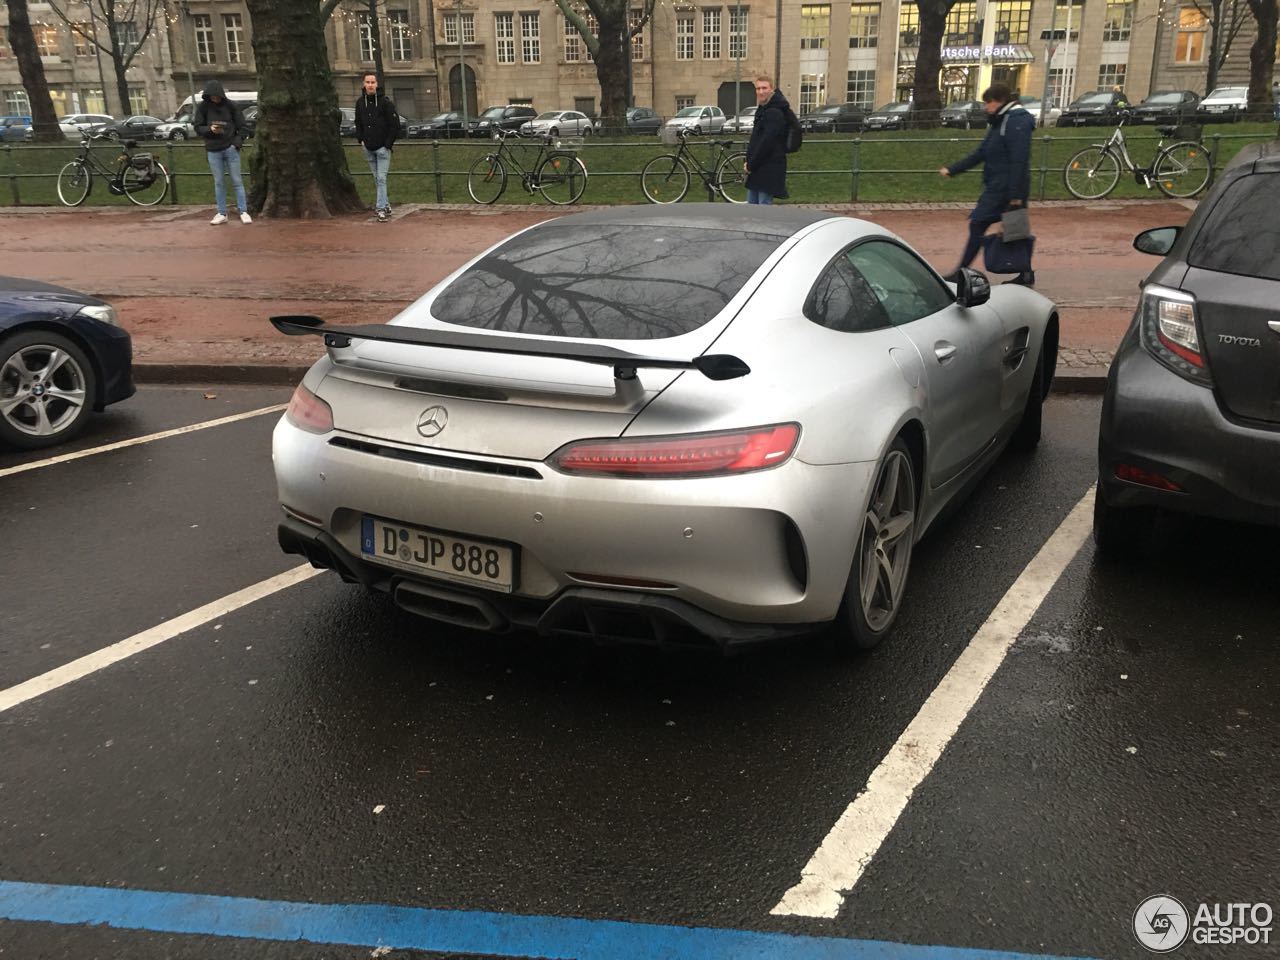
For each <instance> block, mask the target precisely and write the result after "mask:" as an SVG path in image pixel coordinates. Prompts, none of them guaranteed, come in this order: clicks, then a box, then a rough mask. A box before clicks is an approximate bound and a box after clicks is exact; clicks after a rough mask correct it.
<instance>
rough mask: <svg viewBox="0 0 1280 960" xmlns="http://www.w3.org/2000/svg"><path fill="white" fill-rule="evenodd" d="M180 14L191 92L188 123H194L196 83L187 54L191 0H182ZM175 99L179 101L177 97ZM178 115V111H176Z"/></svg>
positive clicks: (189, 57)
mask: <svg viewBox="0 0 1280 960" xmlns="http://www.w3.org/2000/svg"><path fill="white" fill-rule="evenodd" d="M178 13H180V14H181V15H182V17H181V20H182V22H181V24H180V25H179V28H178V29H179V30H180V31H181V33H182V59H183V60H184V61H185V62H186V66H187V87H188V88H189V89H190V91H191V113H190V115H189V117H190V119H189V120H188V122H189V123H190V122H194V121H195V118H196V81H195V78H194V77H193V76H192V74H191V55H190V54H189V53H188V52H187V24H189V23H190V22H191V0H181V2H180V3H179V4H178ZM174 99H177V98H176V97H175V98H174ZM174 113H175V114H176V113H177V110H176V109H175V110H174Z"/></svg>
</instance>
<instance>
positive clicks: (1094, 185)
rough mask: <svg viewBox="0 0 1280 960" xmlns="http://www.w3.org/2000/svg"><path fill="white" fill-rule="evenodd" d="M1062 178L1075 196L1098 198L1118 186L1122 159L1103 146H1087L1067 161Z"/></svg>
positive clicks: (1085, 198) (1082, 198) (1090, 198)
mask: <svg viewBox="0 0 1280 960" xmlns="http://www.w3.org/2000/svg"><path fill="white" fill-rule="evenodd" d="M1062 179H1063V181H1064V182H1065V183H1066V185H1067V189H1068V190H1070V191H1071V194H1072V195H1073V196H1076V197H1079V198H1080V199H1081V200H1098V199H1100V198H1102V197H1105V196H1106V195H1107V194H1108V193H1110V192H1111V191H1112V190H1114V189H1115V188H1116V184H1117V183H1118V182H1119V180H1120V161H1119V160H1117V159H1116V158H1115V155H1114V154H1112V153H1110V152H1108V151H1106V150H1103V149H1102V148H1101V147H1085V148H1084V149H1083V150H1081V151H1080V152H1079V153H1077V154H1076V155H1075V156H1074V157H1072V158H1071V159H1070V160H1068V161H1067V165H1066V166H1065V167H1064V168H1063V170H1062Z"/></svg>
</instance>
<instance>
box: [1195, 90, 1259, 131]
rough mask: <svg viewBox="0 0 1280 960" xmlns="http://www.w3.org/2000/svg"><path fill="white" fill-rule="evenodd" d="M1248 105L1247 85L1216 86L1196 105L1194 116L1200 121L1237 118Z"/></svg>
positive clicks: (1224, 120) (1226, 120) (1223, 120)
mask: <svg viewBox="0 0 1280 960" xmlns="http://www.w3.org/2000/svg"><path fill="white" fill-rule="evenodd" d="M1248 105H1249V88H1248V87H1216V88H1215V89H1214V90H1213V91H1212V92H1211V93H1210V94H1209V95H1208V96H1207V97H1205V98H1204V99H1203V100H1201V101H1200V103H1199V104H1198V105H1197V106H1196V117H1197V118H1198V119H1199V120H1200V122H1201V123H1215V122H1230V121H1234V120H1239V119H1240V117H1241V116H1242V115H1243V114H1244V112H1245V108H1246V107H1248Z"/></svg>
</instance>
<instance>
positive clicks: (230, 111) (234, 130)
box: [192, 80, 253, 225]
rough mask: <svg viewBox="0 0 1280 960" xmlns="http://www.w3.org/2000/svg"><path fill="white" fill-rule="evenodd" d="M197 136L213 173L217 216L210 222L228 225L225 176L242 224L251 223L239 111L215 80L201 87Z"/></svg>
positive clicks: (196, 124)
mask: <svg viewBox="0 0 1280 960" xmlns="http://www.w3.org/2000/svg"><path fill="white" fill-rule="evenodd" d="M192 123H193V124H194V126H195V128H196V134H197V135H198V136H200V137H202V138H203V139H204V149H205V153H206V156H208V158H209V169H210V170H211V171H212V172H213V197H214V200H215V201H216V202H217V204H218V212H217V213H216V214H215V215H214V218H213V219H212V220H210V221H209V222H210V223H212V224H215V225H216V224H219V223H226V222H227V180H226V178H227V175H228V174H230V175H231V185H232V186H233V187H234V188H235V191H236V209H237V210H239V211H240V222H241V223H253V217H251V216H249V204H248V202H247V201H246V200H245V196H244V181H243V180H242V179H241V178H240V147H241V146H242V145H243V144H244V137H245V133H246V127H245V122H244V114H243V113H241V112H240V107H239V106H237V105H236V104H235V103H233V102H232V101H230V100H228V99H227V94H226V91H225V90H223V89H222V84H221V83H219V82H218V81H217V80H210V81H209V82H208V83H206V84H205V86H204V93H203V94H202V95H201V97H200V103H199V104H198V105H197V106H196V114H195V117H194V118H193V119H192Z"/></svg>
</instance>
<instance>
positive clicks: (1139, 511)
mask: <svg viewBox="0 0 1280 960" xmlns="http://www.w3.org/2000/svg"><path fill="white" fill-rule="evenodd" d="M1155 524H1156V510H1155V508H1154V507H1116V506H1112V505H1111V504H1109V503H1107V501H1106V495H1105V494H1104V493H1103V489H1102V484H1098V489H1097V491H1096V492H1095V494H1094V498H1093V542H1094V545H1095V546H1096V547H1097V548H1098V554H1099V556H1101V557H1102V558H1104V559H1106V560H1133V559H1135V558H1137V557H1140V556H1141V555H1142V554H1143V552H1144V550H1145V548H1146V546H1147V544H1148V543H1149V542H1150V540H1151V534H1152V532H1153V531H1154V530H1155Z"/></svg>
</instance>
